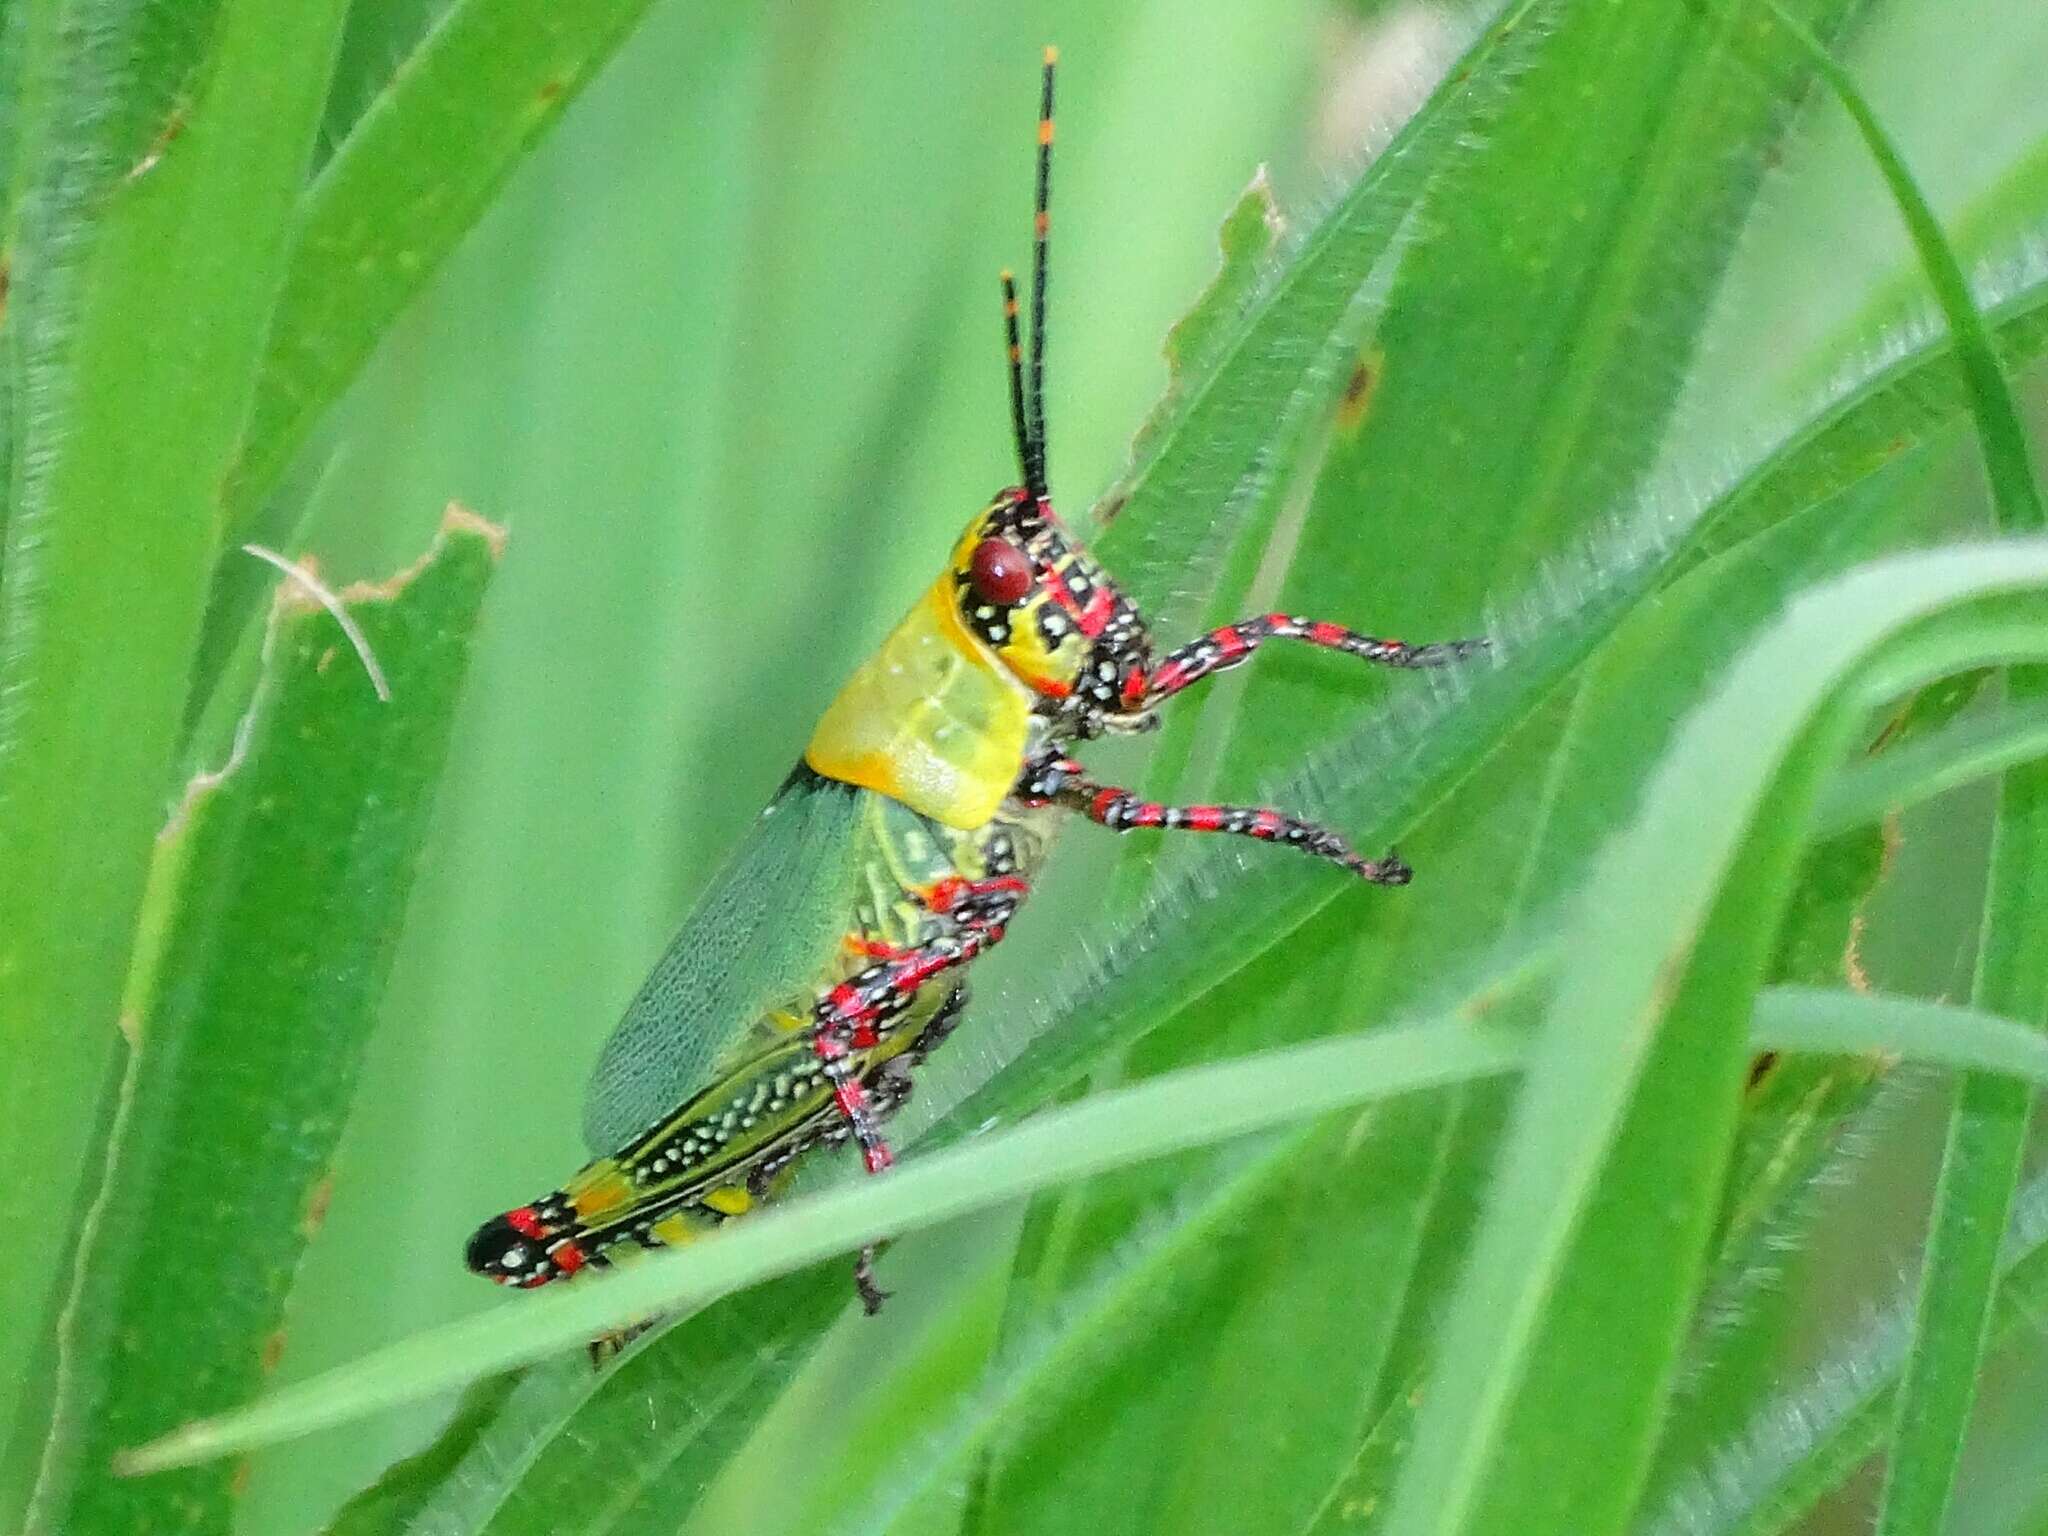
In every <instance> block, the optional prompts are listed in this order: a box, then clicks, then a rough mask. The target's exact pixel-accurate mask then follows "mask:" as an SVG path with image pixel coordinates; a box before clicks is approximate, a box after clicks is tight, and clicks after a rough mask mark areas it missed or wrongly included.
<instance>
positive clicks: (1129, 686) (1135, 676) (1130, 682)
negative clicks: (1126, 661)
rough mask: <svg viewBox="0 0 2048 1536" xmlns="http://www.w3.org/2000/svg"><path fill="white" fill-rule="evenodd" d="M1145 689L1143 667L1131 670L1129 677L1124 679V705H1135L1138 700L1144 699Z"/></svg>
mask: <svg viewBox="0 0 2048 1536" xmlns="http://www.w3.org/2000/svg"><path fill="white" fill-rule="evenodd" d="M1145 688H1146V683H1145V669H1144V668H1143V667H1133V668H1131V675H1130V676H1129V677H1126V678H1125V679H1124V703H1125V704H1126V705H1130V704H1135V703H1137V702H1138V700H1140V699H1142V698H1144V697H1145Z"/></svg>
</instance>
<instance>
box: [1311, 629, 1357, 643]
mask: <svg viewBox="0 0 2048 1536" xmlns="http://www.w3.org/2000/svg"><path fill="white" fill-rule="evenodd" d="M1350 633H1351V632H1350V631H1349V630H1347V629H1346V628H1345V627H1344V626H1343V625H1342V624H1311V625H1309V627H1308V637H1309V639H1311V640H1313V641H1315V643H1316V644H1317V645H1342V644H1343V643H1344V642H1345V640H1346V639H1348V638H1349V637H1350Z"/></svg>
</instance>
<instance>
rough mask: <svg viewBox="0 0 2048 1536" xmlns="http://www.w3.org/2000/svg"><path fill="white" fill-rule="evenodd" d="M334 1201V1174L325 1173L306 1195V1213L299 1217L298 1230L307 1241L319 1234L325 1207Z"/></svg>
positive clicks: (325, 1212) (324, 1216)
mask: <svg viewBox="0 0 2048 1536" xmlns="http://www.w3.org/2000/svg"><path fill="white" fill-rule="evenodd" d="M333 1203H334V1175H333V1174H331V1173H330V1174H327V1175H325V1176H324V1177H323V1178H321V1179H320V1180H319V1182H318V1183H316V1184H314V1186H313V1187H312V1189H311V1190H310V1191H308V1192H307V1195H306V1213H305V1214H304V1215H303V1216H301V1217H300V1218H299V1231H300V1233H301V1234H302V1235H303V1236H304V1237H305V1239H306V1241H307V1242H311V1241H312V1240H313V1239H314V1238H316V1237H318V1236H319V1235H320V1229H321V1227H323V1226H325V1225H326V1223H327V1208H328V1207H329V1206H330V1205H332V1204H333Z"/></svg>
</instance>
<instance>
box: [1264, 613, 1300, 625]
mask: <svg viewBox="0 0 2048 1536" xmlns="http://www.w3.org/2000/svg"><path fill="white" fill-rule="evenodd" d="M1259 617H1260V620H1261V622H1263V623H1264V624H1265V626H1266V627H1267V628H1268V629H1293V628H1294V615H1293V614H1291V613H1267V614H1261V615H1260V616H1259Z"/></svg>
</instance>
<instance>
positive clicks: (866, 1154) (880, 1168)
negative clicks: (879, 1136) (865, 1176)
mask: <svg viewBox="0 0 2048 1536" xmlns="http://www.w3.org/2000/svg"><path fill="white" fill-rule="evenodd" d="M860 1156H861V1161H862V1162H864V1163H866V1164H867V1168H868V1172H869V1173H885V1172H887V1171H888V1169H889V1168H890V1167H891V1165H893V1164H894V1163H895V1161H896V1159H895V1157H894V1156H893V1155H892V1154H891V1153H890V1151H889V1144H888V1143H887V1142H877V1143H876V1144H875V1145H874V1146H872V1147H862V1148H861V1153H860Z"/></svg>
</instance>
